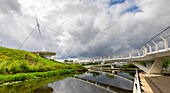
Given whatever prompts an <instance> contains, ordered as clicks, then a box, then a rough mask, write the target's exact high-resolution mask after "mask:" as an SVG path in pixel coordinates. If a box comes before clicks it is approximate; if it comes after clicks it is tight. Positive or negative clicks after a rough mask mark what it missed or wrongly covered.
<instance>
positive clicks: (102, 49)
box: [0, 0, 170, 59]
mask: <svg viewBox="0 0 170 93" xmlns="http://www.w3.org/2000/svg"><path fill="white" fill-rule="evenodd" d="M169 4H170V0H0V41H1V42H2V46H4V47H9V48H15V49H18V48H19V46H20V45H21V44H22V42H23V41H24V40H25V39H26V38H27V37H28V35H29V34H30V33H31V32H32V31H33V33H32V34H31V36H30V37H29V38H28V40H27V41H26V42H25V43H24V44H23V46H22V47H21V49H22V50H28V51H39V50H41V42H40V38H39V34H38V30H37V28H36V29H34V28H35V26H36V21H35V17H37V18H38V20H39V23H40V27H41V28H40V29H41V33H42V36H43V41H44V43H45V47H46V50H48V51H54V52H56V53H57V55H56V57H57V59H64V58H79V57H98V56H107V55H113V54H114V53H116V54H118V53H122V52H126V51H129V50H135V49H139V48H140V47H141V45H142V44H143V43H145V42H146V41H147V40H149V39H150V38H152V37H153V36H155V35H156V34H158V33H159V32H160V31H162V30H163V29H165V28H166V27H168V26H169V25H170V6H169Z"/></svg>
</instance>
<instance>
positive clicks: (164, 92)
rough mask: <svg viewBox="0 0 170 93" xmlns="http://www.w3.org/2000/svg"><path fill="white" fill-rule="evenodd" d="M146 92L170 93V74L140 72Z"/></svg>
mask: <svg viewBox="0 0 170 93" xmlns="http://www.w3.org/2000/svg"><path fill="white" fill-rule="evenodd" d="M140 78H141V83H142V85H143V86H142V87H143V89H144V91H145V93H170V76H163V75H153V74H142V73H140Z"/></svg>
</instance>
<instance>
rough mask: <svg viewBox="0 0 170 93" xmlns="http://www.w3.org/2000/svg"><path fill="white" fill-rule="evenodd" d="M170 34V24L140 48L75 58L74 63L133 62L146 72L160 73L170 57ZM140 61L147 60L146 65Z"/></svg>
mask: <svg viewBox="0 0 170 93" xmlns="http://www.w3.org/2000/svg"><path fill="white" fill-rule="evenodd" d="M169 36H170V26H169V27H167V28H166V29H164V30H163V31H161V32H160V33H159V34H157V35H156V36H155V37H153V38H152V39H150V40H149V41H148V42H146V43H145V44H143V45H142V46H141V48H140V49H138V50H135V51H131V52H128V53H123V54H119V55H114V56H107V57H106V56H105V57H100V58H99V57H98V58H86V59H84V60H75V61H74V63H79V64H81V63H95V62H131V63H133V64H134V65H136V66H137V67H139V68H140V69H142V70H143V71H145V72H146V73H150V74H151V73H154V74H160V73H161V71H162V66H163V62H164V60H166V59H170V46H168V43H169V45H170V40H168V39H170V38H169ZM153 61H154V63H153ZM138 62H145V64H146V66H143V65H140V64H139V63H138Z"/></svg>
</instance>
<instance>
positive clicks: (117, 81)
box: [79, 73, 133, 90]
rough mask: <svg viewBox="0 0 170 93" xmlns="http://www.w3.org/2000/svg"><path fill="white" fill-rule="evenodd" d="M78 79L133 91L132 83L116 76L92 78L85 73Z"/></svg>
mask: <svg viewBox="0 0 170 93" xmlns="http://www.w3.org/2000/svg"><path fill="white" fill-rule="evenodd" d="M79 77H80V78H84V79H89V80H92V81H96V82H100V83H104V84H108V85H111V86H115V87H119V88H123V89H127V90H132V89H133V82H130V81H128V80H126V79H123V78H120V77H116V76H115V78H109V77H107V76H106V75H105V74H100V75H99V76H97V77H95V78H94V77H93V74H87V73H85V74H83V75H81V76H79Z"/></svg>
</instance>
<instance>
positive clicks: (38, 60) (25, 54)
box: [0, 47, 87, 83]
mask: <svg viewBox="0 0 170 93" xmlns="http://www.w3.org/2000/svg"><path fill="white" fill-rule="evenodd" d="M86 70H87V69H86V68H85V67H83V66H81V65H78V64H72V65H67V64H65V63H60V62H57V61H54V60H48V59H45V58H43V57H41V56H39V55H36V54H34V53H31V52H29V51H24V50H17V49H10V48H5V47H0V82H1V83H3V82H13V81H24V80H27V79H34V78H39V77H51V76H58V75H60V76H62V75H65V74H72V73H77V72H78V71H86Z"/></svg>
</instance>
